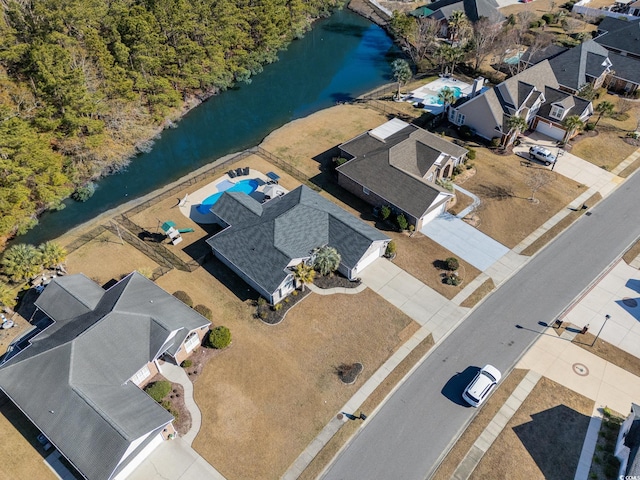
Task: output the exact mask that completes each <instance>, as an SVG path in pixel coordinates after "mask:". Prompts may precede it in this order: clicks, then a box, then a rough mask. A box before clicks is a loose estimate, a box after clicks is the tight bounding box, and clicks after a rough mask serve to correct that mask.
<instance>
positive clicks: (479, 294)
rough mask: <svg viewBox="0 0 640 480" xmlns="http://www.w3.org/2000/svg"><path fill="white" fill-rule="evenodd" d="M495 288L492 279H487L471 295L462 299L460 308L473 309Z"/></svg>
mask: <svg viewBox="0 0 640 480" xmlns="http://www.w3.org/2000/svg"><path fill="white" fill-rule="evenodd" d="M494 288H496V286H495V284H494V283H493V279H492V278H487V279H486V280H485V281H484V282H482V285H480V286H479V287H478V288H476V289H475V290H474V291H473V293H472V294H471V295H469V296H468V297H467V298H465V299H464V301H463V302H462V303H461V304H460V306H461V307H465V308H473V307H475V306H476V305H477V304H478V302H479V301H480V300H482V299H483V298H484V297H486V296H487V295H489V294H490V293H491V292H492V291H493V289H494Z"/></svg>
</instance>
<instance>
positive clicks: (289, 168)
mask: <svg viewBox="0 0 640 480" xmlns="http://www.w3.org/2000/svg"><path fill="white" fill-rule="evenodd" d="M250 150H253V151H254V152H255V153H257V154H258V155H260V156H261V157H262V158H264V159H265V160H266V161H268V162H270V163H272V164H273V165H275V166H276V167H278V168H280V169H281V170H283V171H285V172H287V173H288V174H289V175H291V176H292V177H294V178H295V179H296V180H299V181H300V182H302V183H304V184H305V185H307V186H308V187H309V188H311V189H312V190H315V191H316V192H319V191H321V190H322V189H321V188H320V187H318V186H317V185H315V184H314V183H312V182H311V181H309V177H307V175H305V174H304V172H302V171H300V170H298V169H297V168H296V167H294V166H293V165H291V164H290V163H287V162H285V161H284V160H282V159H281V158H279V157H277V156H275V155H274V154H273V153H271V152H269V151H268V150H265V149H264V148H262V147H259V146H258V147H254V148H252V149H250Z"/></svg>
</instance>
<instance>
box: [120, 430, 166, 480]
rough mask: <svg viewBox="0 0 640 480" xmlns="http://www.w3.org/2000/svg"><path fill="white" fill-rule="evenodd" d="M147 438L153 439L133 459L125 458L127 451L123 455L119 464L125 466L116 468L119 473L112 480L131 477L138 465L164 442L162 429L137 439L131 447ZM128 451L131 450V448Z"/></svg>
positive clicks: (123, 479)
mask: <svg viewBox="0 0 640 480" xmlns="http://www.w3.org/2000/svg"><path fill="white" fill-rule="evenodd" d="M149 436H152V437H153V438H152V439H151V441H150V442H149V444H148V445H146V446H145V447H144V448H143V449H142V450H141V451H140V453H138V454H137V455H136V456H135V457H133V458H130V459H129V458H127V457H128V456H129V451H127V453H125V455H124V456H123V458H122V460H121V464H122V463H123V462H124V463H126V465H124V466H123V467H120V466H119V467H118V468H119V471H118V473H117V474H116V475H114V476H113V477H112V480H125V479H126V478H127V477H128V476H129V475H131V474H132V473H133V471H134V470H135V469H136V468H137V467H139V466H140V464H141V463H142V462H143V461H144V460H145V459H146V458H147V457H148V456H149V455H151V452H153V451H154V450H155V449H156V448H157V447H158V445H160V444H161V443H162V442H163V441H164V440H163V438H162V427H161V428H160V429H158V430H155V431H153V432H151V434H149V435H145V436H144V437H142V438H141V439H138V440H136V441H134V442H132V446H133V445H134V444H136V446H137V445H139V444H140V443H142V441H144V440H145V439H146V438H148V437H149ZM129 450H132V449H131V448H130V449H129Z"/></svg>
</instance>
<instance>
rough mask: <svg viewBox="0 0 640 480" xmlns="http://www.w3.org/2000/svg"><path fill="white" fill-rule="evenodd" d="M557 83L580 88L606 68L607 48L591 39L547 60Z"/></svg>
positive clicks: (607, 62) (576, 88)
mask: <svg viewBox="0 0 640 480" xmlns="http://www.w3.org/2000/svg"><path fill="white" fill-rule="evenodd" d="M549 64H550V65H551V68H552V69H553V73H554V74H555V76H556V78H557V79H558V84H559V85H563V86H565V87H568V88H571V89H573V90H580V89H581V88H582V87H583V86H584V85H586V84H587V83H589V78H588V77H592V78H598V77H600V75H602V74H603V73H604V72H605V71H606V70H607V68H608V65H609V61H608V52H607V49H606V48H604V47H602V46H601V45H598V44H597V43H596V42H594V41H593V40H588V41H586V42H584V43H581V44H580V45H578V46H576V47H574V48H571V49H569V50H567V51H566V52H563V53H561V54H560V55H558V56H556V57H555V58H553V59H551V60H550V61H549Z"/></svg>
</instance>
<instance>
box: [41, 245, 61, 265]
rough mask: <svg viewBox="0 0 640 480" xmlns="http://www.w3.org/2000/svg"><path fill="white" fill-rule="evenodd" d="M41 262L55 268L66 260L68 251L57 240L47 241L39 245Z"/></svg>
mask: <svg viewBox="0 0 640 480" xmlns="http://www.w3.org/2000/svg"><path fill="white" fill-rule="evenodd" d="M38 251H39V252H40V257H41V258H40V262H41V263H42V265H44V266H45V267H47V268H55V267H57V266H58V265H60V264H61V263H62V262H64V261H65V259H66V258H67V251H66V250H65V249H64V248H63V247H61V246H60V245H59V244H57V243H56V242H46V243H43V244H41V245H39V246H38Z"/></svg>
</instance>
